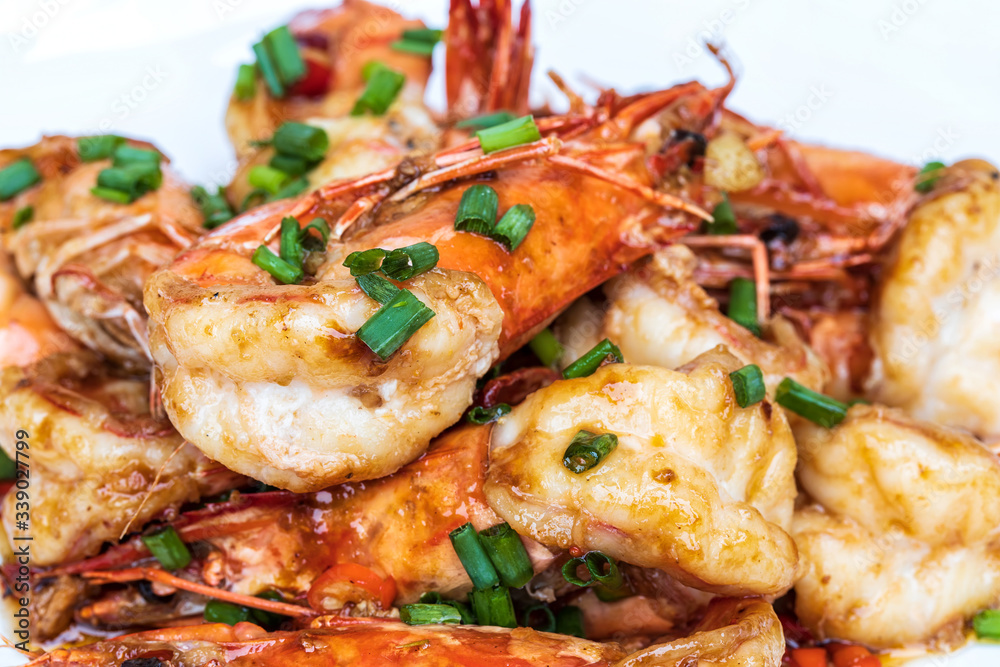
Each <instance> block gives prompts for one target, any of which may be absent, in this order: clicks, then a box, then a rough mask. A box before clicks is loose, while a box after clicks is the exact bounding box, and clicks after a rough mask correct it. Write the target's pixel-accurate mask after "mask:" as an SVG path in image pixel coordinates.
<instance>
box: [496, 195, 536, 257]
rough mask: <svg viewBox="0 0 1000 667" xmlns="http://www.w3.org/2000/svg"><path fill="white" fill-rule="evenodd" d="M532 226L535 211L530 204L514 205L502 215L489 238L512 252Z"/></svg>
mask: <svg viewBox="0 0 1000 667" xmlns="http://www.w3.org/2000/svg"><path fill="white" fill-rule="evenodd" d="M534 224H535V209H533V208H532V207H531V205H530V204H515V205H514V206H511V207H510V208H509V209H507V212H506V213H504V214H503V217H502V218H500V222H498V223H497V224H496V227H494V228H493V233H492V234H491V235H490V236H492V237H493V239H494V240H496V241H499V242H500V243H503V244H504V245H505V246H507V250H508V251H510V252H514V251H515V250H516V249H517V246H519V245H521V242H522V241H524V237H526V236H527V235H528V232H530V231H531V226H532V225H534Z"/></svg>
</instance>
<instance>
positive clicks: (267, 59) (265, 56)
mask: <svg viewBox="0 0 1000 667" xmlns="http://www.w3.org/2000/svg"><path fill="white" fill-rule="evenodd" d="M253 52H254V55H256V56H257V67H258V69H260V75H261V77H262V78H263V79H264V83H265V84H266V85H267V89H268V90H269V91H270V92H271V97H277V98H281V97H284V96H285V85H284V84H283V83H281V78H280V77H279V76H278V69H277V67H276V66H275V64H274V58H273V57H272V56H271V52H270V50H269V49H268V47H267V45H266V43H265V42H264V41H260V42H257V43H256V44H254V45H253Z"/></svg>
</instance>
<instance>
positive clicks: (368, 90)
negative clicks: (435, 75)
mask: <svg viewBox="0 0 1000 667" xmlns="http://www.w3.org/2000/svg"><path fill="white" fill-rule="evenodd" d="M405 81H406V76H405V75H403V74H402V73H401V72H397V71H396V70H394V69H390V68H388V67H386V66H385V65H381V66H380V67H377V68H375V69H374V70H373V71H372V72H371V78H369V79H368V85H367V86H365V90H364V92H363V93H361V97H359V98H358V101H357V102H355V103H354V108H353V109H351V115H352V116H363V115H364V114H365V113H367V112H370V113H372V114H374V115H376V116H381V115H383V114H385V112H386V111H388V109H389V105H391V104H392V102H393V100H395V99H396V96H397V95H399V91H400V90H402V89H403V83H404V82H405Z"/></svg>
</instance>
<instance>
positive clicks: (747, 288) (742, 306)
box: [727, 278, 760, 336]
mask: <svg viewBox="0 0 1000 667" xmlns="http://www.w3.org/2000/svg"><path fill="white" fill-rule="evenodd" d="M727 314H728V315H729V319H731V320H732V321H734V322H736V323H737V324H739V325H740V326H742V327H745V328H746V329H749V330H750V332H751V333H752V334H753V335H755V336H760V324H759V323H758V322H757V285H756V284H755V283H754V281H752V280H750V279H749V278H733V280H732V281H731V282H730V283H729V311H728V313H727Z"/></svg>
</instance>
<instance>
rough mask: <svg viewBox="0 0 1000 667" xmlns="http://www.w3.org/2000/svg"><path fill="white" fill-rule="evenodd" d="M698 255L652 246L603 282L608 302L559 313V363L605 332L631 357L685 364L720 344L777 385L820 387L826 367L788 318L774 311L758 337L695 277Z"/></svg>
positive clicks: (646, 361) (675, 247)
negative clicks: (787, 382)
mask: <svg viewBox="0 0 1000 667" xmlns="http://www.w3.org/2000/svg"><path fill="white" fill-rule="evenodd" d="M696 264H697V260H696V259H695V257H694V255H693V254H692V253H691V251H690V250H689V249H688V248H687V247H685V246H683V245H680V244H677V245H673V246H670V247H669V248H665V249H664V250H660V251H658V252H657V253H655V254H654V255H653V256H652V257H650V258H649V259H648V260H643V261H641V262H639V263H638V264H636V265H635V266H634V267H633V268H632V269H631V270H630V271H629V272H628V273H624V274H622V275H620V276H618V277H616V278H612V279H611V280H609V281H608V282H607V283H606V284H605V285H604V293H605V296H606V298H607V302H606V303H605V304H601V305H597V304H595V303H593V302H592V301H589V300H587V299H582V300H581V301H579V302H577V303H576V304H574V306H573V307H572V308H571V309H570V310H569V311H568V313H567V314H566V316H565V317H564V318H562V319H561V320H559V321H557V323H556V327H555V332H556V336H557V338H559V340H560V342H562V343H563V347H564V350H565V351H564V354H563V357H562V364H563V365H567V364H569V363H572V362H573V361H574V360H576V359H577V358H579V357H580V356H582V355H583V354H584V353H585V352H586V351H587V350H589V349H590V348H592V347H593V346H594V345H595V344H596V343H598V342H599V341H600V340H601V339H603V338H610V339H611V340H613V341H614V342H615V343H616V344H617V345H618V346H619V347H620V348H621V351H622V355H623V356H624V357H625V359H626V360H628V361H629V362H630V363H635V364H651V365H655V366H662V367H664V368H677V367H678V366H682V365H684V364H686V363H688V362H689V361H691V360H692V359H694V358H695V357H697V356H698V355H699V354H702V353H704V352H707V351H708V350H711V349H712V348H714V347H716V346H718V345H726V346H727V348H728V350H729V351H730V353H732V354H733V355H735V356H736V357H737V358H738V359H739V360H740V361H741V362H743V363H744V364H757V365H758V366H760V367H761V369H762V370H763V371H764V376H765V380H766V385H767V386H768V387H769V388H771V389H774V388H775V387H777V386H778V383H779V382H780V381H781V380H782V378H784V377H786V376H788V377H793V378H795V379H796V380H797V381H798V382H800V383H802V384H804V385H806V386H808V387H811V388H813V389H816V390H821V389H822V388H823V386H824V384H825V383H826V379H827V377H828V375H829V373H828V372H827V369H826V367H825V364H824V363H823V362H822V361H820V359H819V358H818V357H817V355H816V354H815V353H814V352H813V351H812V350H810V349H809V347H808V346H806V345H805V344H804V343H803V342H802V340H801V339H800V338H799V336H798V334H797V333H796V332H795V329H794V327H793V326H792V324H791V322H789V321H788V320H786V319H785V318H783V317H780V316H776V317H775V318H773V320H772V321H771V326H770V328H769V331H768V333H769V334H770V338H771V340H770V341H768V340H762V339H760V338H758V337H757V336H755V335H753V334H752V333H751V332H750V331H749V330H747V329H746V328H744V327H743V326H741V325H739V324H737V323H736V322H734V321H733V320H731V319H729V318H728V317H726V316H724V315H723V314H722V313H721V312H720V311H719V307H718V304H717V303H716V302H715V300H714V299H712V298H711V297H710V296H708V294H706V293H705V291H704V290H703V289H702V288H701V287H699V286H698V285H697V284H696V283H695V282H694V280H693V278H692V275H693V272H694V269H695V266H696Z"/></svg>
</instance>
